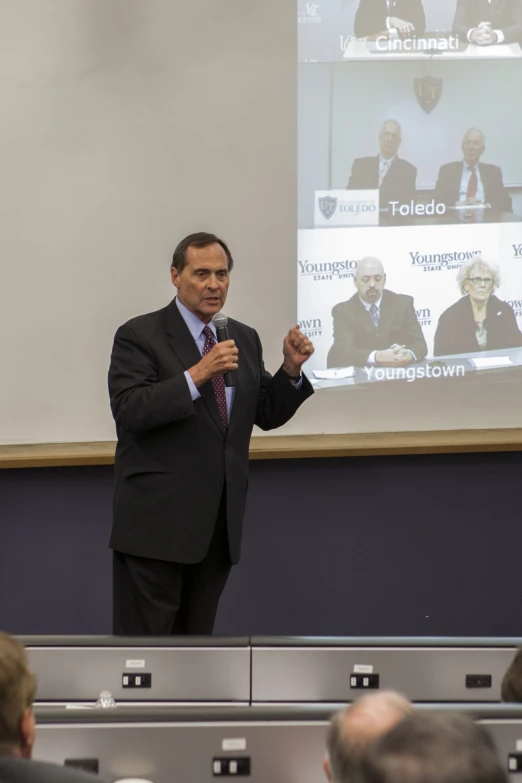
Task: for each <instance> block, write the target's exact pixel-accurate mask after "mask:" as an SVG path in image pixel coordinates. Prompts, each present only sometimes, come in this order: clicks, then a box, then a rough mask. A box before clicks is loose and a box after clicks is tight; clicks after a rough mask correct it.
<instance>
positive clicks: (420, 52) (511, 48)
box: [344, 33, 522, 60]
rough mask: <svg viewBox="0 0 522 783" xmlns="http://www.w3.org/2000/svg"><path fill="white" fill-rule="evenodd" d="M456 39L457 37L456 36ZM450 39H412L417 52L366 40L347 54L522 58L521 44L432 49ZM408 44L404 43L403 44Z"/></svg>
mask: <svg viewBox="0 0 522 783" xmlns="http://www.w3.org/2000/svg"><path fill="white" fill-rule="evenodd" d="M453 37H454V36H453ZM432 38H435V39H439V40H440V39H441V38H443V39H446V40H448V39H449V36H446V35H443V36H441V35H440V34H437V33H433V36H429V37H428V36H426V37H425V38H422V39H420V38H418V39H408V40H415V41H416V44H415V45H416V47H417V49H416V51H412V52H409V51H401V52H398V51H393V49H392V50H391V51H388V50H385V51H382V48H383V46H386V44H387V43H388V41H385V42H379V43H377V42H376V41H364V40H353V41H349V43H348V44H347V46H346V50H345V53H344V59H345V60H363V59H369V60H371V59H373V60H375V59H376V58H380V57H383V58H385V59H386V60H424V59H431V58H433V59H435V60H484V59H486V60H490V59H491V60H493V59H495V60H496V59H499V60H500V59H511V58H514V57H515V58H516V57H522V48H521V46H520V44H518V43H511V44H497V45H496V46H477V44H464V45H462V44H461V45H459V47H458V48H457V49H441V48H440V45H439V47H435V46H433V45H431V46H430V43H431V39H432ZM424 41H426V42H427V43H426V49H419V45H421V46H422V45H423V43H421V42H424ZM390 44H393V41H390ZM403 44H404V42H403Z"/></svg>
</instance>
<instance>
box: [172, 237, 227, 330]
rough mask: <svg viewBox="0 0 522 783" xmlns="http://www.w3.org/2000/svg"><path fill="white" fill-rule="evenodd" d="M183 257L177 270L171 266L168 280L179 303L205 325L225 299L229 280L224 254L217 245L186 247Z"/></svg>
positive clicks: (220, 307) (217, 311) (219, 308)
mask: <svg viewBox="0 0 522 783" xmlns="http://www.w3.org/2000/svg"><path fill="white" fill-rule="evenodd" d="M186 259H187V263H186V265H185V267H184V268H183V270H182V271H181V272H178V270H177V269H171V277H172V282H173V284H174V285H175V286H176V288H177V289H178V297H179V301H180V302H181V304H184V305H185V307H187V308H188V309H189V310H190V311H191V312H193V313H194V315H197V317H198V318H200V319H201V320H202V321H203V322H204V323H206V324H208V323H209V322H210V321H211V320H212V316H213V315H215V314H216V313H219V311H220V310H221V309H222V308H223V306H224V304H225V302H226V300H227V293H228V286H229V282H230V279H229V272H228V264H227V256H226V253H225V251H224V250H223V248H222V247H221V245H218V244H214V245H208V247H201V248H197V247H189V248H188V250H187V253H186Z"/></svg>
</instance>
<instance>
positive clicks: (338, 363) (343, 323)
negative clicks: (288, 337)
mask: <svg viewBox="0 0 522 783" xmlns="http://www.w3.org/2000/svg"><path fill="white" fill-rule="evenodd" d="M354 283H355V288H356V289H357V293H356V294H354V295H353V296H352V298H351V299H349V300H348V301H347V302H341V303H340V304H337V305H335V307H334V308H333V310H332V316H333V326H334V342H333V345H332V347H331V348H330V350H329V352H328V358H327V361H326V363H327V367H350V366H352V365H354V366H356V367H365V366H367V365H371V364H382V365H387V366H392V367H404V366H405V365H407V364H410V363H411V362H415V361H421V360H422V359H424V357H425V356H426V354H427V353H428V348H427V346H426V340H425V339H424V335H423V334H422V329H421V327H420V325H419V322H418V320H417V315H416V313H415V308H414V305H413V297H411V296H406V295H404V294H395V293H393V291H388V290H387V289H385V288H384V286H385V284H386V274H385V272H384V267H383V265H382V263H381V262H380V261H379V260H378V259H377V258H363V259H362V260H361V261H360V262H359V264H358V266H357V272H356V274H355V279H354Z"/></svg>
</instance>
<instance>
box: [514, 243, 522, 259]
mask: <svg viewBox="0 0 522 783" xmlns="http://www.w3.org/2000/svg"><path fill="white" fill-rule="evenodd" d="M513 252H514V254H515V255H514V258H522V245H513Z"/></svg>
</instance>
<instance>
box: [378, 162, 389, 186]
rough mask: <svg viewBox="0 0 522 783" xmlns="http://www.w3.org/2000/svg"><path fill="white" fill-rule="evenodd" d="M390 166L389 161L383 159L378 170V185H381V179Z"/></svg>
mask: <svg viewBox="0 0 522 783" xmlns="http://www.w3.org/2000/svg"><path fill="white" fill-rule="evenodd" d="M389 168H390V161H389V160H385V161H384V163H383V164H382V166H381V170H380V172H379V187H381V185H382V181H383V179H384V177H385V176H386V174H387V173H388V169H389Z"/></svg>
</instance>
